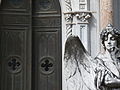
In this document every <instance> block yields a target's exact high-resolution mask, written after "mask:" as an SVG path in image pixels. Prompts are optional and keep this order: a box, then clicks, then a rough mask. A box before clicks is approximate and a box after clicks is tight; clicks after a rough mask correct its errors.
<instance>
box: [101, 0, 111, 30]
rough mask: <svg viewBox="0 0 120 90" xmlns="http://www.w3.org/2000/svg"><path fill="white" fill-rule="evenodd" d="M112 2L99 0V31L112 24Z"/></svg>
mask: <svg viewBox="0 0 120 90" xmlns="http://www.w3.org/2000/svg"><path fill="white" fill-rule="evenodd" d="M112 4H113V0H100V24H101V25H100V27H101V30H102V29H103V28H105V27H106V26H107V25H108V24H113V5H112Z"/></svg>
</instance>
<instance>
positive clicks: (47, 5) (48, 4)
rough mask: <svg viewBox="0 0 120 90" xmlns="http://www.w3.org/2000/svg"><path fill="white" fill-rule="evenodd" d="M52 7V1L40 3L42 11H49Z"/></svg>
mask: <svg viewBox="0 0 120 90" xmlns="http://www.w3.org/2000/svg"><path fill="white" fill-rule="evenodd" d="M51 6H52V1H51V0H40V1H39V7H40V9H41V10H49V9H50V8H51Z"/></svg>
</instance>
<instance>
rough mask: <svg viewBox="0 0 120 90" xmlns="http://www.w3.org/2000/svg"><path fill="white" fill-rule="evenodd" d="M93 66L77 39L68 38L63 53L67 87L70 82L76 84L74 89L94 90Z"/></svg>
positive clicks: (74, 37) (91, 60)
mask: <svg viewBox="0 0 120 90" xmlns="http://www.w3.org/2000/svg"><path fill="white" fill-rule="evenodd" d="M93 66H94V63H93V59H92V58H91V56H90V55H89V53H88V52H87V51H86V49H85V48H84V46H83V44H82V42H81V41H80V39H79V37H76V36H70V37H68V39H67V41H66V44H65V53H64V77H65V80H66V81H67V82H68V86H69V84H70V83H71V82H76V87H78V88H79V90H95V88H94V75H95V74H94V67H93ZM72 79H73V80H72ZM69 80H70V82H69ZM77 84H78V85H77ZM70 85H71V84H70ZM70 87H71V86H70ZM73 87H74V85H73Z"/></svg>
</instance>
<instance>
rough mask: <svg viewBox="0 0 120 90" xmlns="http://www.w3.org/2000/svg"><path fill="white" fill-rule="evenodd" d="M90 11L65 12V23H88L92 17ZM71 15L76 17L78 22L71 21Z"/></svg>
mask: <svg viewBox="0 0 120 90" xmlns="http://www.w3.org/2000/svg"><path fill="white" fill-rule="evenodd" d="M92 13H94V12H91V11H78V12H65V13H64V15H65V21H66V22H67V24H88V23H89V19H90V18H91V17H92ZM73 17H76V18H77V20H78V22H77V23H76V22H73Z"/></svg>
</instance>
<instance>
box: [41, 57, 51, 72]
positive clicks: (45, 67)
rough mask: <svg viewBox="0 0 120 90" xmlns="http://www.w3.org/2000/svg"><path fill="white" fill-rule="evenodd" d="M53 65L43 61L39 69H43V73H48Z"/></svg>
mask: <svg viewBox="0 0 120 90" xmlns="http://www.w3.org/2000/svg"><path fill="white" fill-rule="evenodd" d="M52 66H53V64H52V63H50V61H49V60H48V59H47V60H45V61H44V63H42V64H41V67H43V68H44V69H45V71H49V68H50V67H52Z"/></svg>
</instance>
